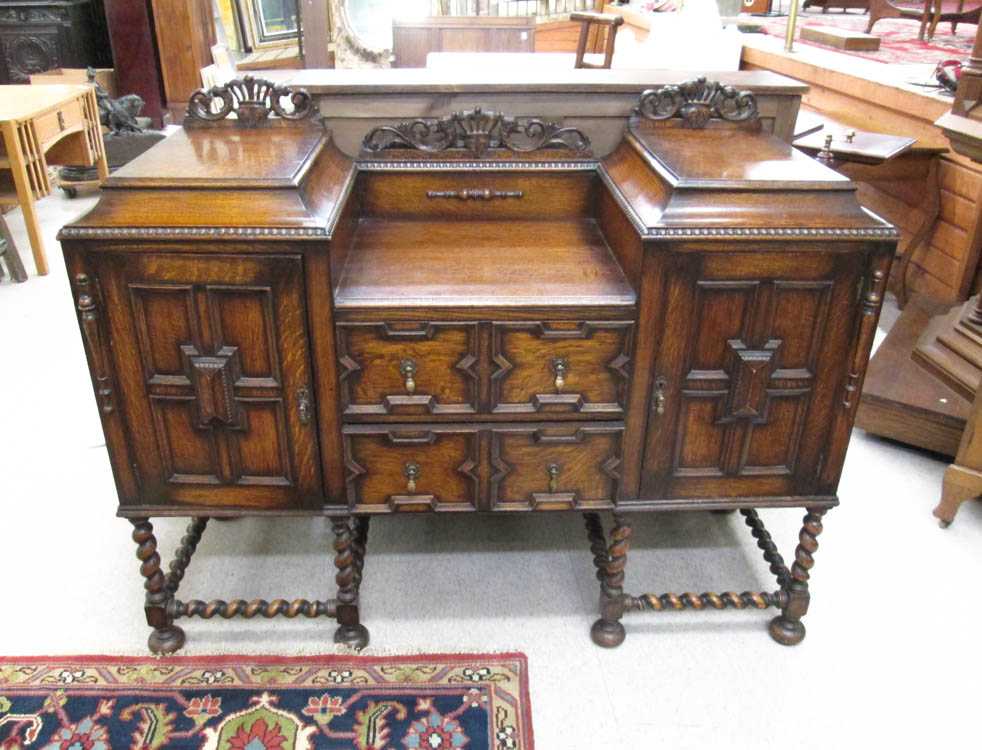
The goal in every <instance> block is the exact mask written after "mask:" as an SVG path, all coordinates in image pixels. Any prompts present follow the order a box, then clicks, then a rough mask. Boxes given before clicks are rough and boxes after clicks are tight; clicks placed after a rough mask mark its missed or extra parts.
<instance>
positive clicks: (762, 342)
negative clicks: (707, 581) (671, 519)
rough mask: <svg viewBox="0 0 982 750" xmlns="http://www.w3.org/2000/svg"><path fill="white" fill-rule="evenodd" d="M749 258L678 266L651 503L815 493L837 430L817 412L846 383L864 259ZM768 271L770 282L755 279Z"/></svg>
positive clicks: (650, 454)
mask: <svg viewBox="0 0 982 750" xmlns="http://www.w3.org/2000/svg"><path fill="white" fill-rule="evenodd" d="M749 255H750V254H736V253H734V254H727V255H725V256H724V255H718V256H710V257H704V258H699V257H697V256H691V258H690V259H687V260H685V261H681V260H678V259H676V262H675V263H676V265H675V269H674V272H673V273H672V274H671V276H670V278H669V281H668V284H667V295H666V305H667V310H668V316H669V318H670V319H671V321H672V324H671V326H670V327H668V328H667V330H666V335H665V338H664V339H663V341H662V344H661V347H660V350H659V353H658V355H657V358H656V366H655V378H654V386H653V390H654V392H653V394H652V399H651V408H652V411H651V415H650V418H649V435H648V440H647V446H646V455H645V467H644V474H645V479H644V486H643V492H642V494H647V495H649V496H652V495H654V494H656V493H664V494H666V495H667V496H668V497H681V496H731V495H742V494H767V495H790V494H796V493H802V492H807V491H808V487H810V486H812V485H813V484H814V482H815V481H816V473H817V471H818V469H819V464H820V461H821V455H820V450H821V448H820V446H821V443H822V442H823V440H824V434H825V431H826V430H827V427H828V425H827V424H824V423H823V422H822V421H821V419H820V418H819V415H820V413H821V409H816V408H814V407H815V405H816V403H823V402H824V403H829V402H830V401H831V399H832V396H833V391H834V389H835V387H836V385H838V384H840V383H842V382H843V380H844V379H845V377H846V375H847V373H846V372H845V369H847V366H846V365H845V364H844V362H845V361H846V353H847V347H848V345H849V342H850V337H851V335H852V330H851V329H850V328H848V327H845V326H843V321H846V322H847V323H849V322H850V321H851V320H852V319H853V316H854V315H855V312H856V310H857V309H858V308H857V307H856V305H857V301H856V289H857V282H858V280H859V269H860V263H859V258H858V255H839V256H834V255H829V256H820V255H805V254H802V255H799V256H797V257H795V256H794V255H791V256H786V257H782V258H777V257H770V258H765V259H760V256H757V258H758V260H757V263H756V266H755V264H754V263H753V262H751V260H752V258H753V256H750V257H747V256H749ZM763 260H766V263H767V265H766V270H767V272H768V273H767V274H766V275H763V274H761V273H760V271H759V270H758V271H756V272H754V271H748V270H747V269H753V268H755V267H756V268H757V269H760V268H761V263H762V262H763ZM741 263H742V265H741ZM834 308H836V309H838V311H839V313H841V314H836V315H832V311H833V309H834Z"/></svg>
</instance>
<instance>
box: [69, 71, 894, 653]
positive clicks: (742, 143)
mask: <svg viewBox="0 0 982 750" xmlns="http://www.w3.org/2000/svg"><path fill="white" fill-rule="evenodd" d="M383 93H384V92H383ZM568 93H570V95H572V94H575V95H576V96H579V97H580V99H581V101H582V102H583V104H582V106H583V108H584V111H587V110H589V108H590V99H591V97H592V96H594V95H593V94H592V93H589V92H586V93H584V92H583V90H582V89H577V88H576V87H575V86H574V87H571V88H570V92H568ZM621 93H622V94H623V92H621ZM773 93H774V89H773V87H771V88H770V89H768V90H767V91H763V90H762V91H760V92H755V91H754V90H753V87H752V86H751V87H749V88H748V89H746V90H744V89H741V88H740V87H739V86H736V87H735V86H733V85H723V84H721V83H718V82H715V81H707V80H705V79H703V78H698V79H693V80H690V81H680V82H675V83H668V84H664V85H657V86H654V85H653V86H651V87H649V88H645V87H638V88H637V90H636V91H635V92H634V94H633V95H632V101H633V106H632V108H631V110H630V111H629V112H628V113H627V115H626V116H625V117H624V118H623V120H622V121H620V124H619V126H618V132H617V134H616V135H617V137H616V139H610V138H609V136H608V140H609V141H610V146H609V147H606V146H605V147H603V148H601V149H598V148H597V146H596V143H595V140H596V139H592V138H591V134H590V133H589V132H588V129H586V128H581V127H579V126H578V125H577V124H576V123H575V122H569V121H565V122H564V121H562V120H553V119H548V118H543V117H536V116H532V115H529V114H528V113H527V112H520V113H513V112H507V111H499V110H494V109H490V108H488V107H482V106H472V107H469V108H467V109H461V110H457V111H452V112H448V113H445V114H443V115H438V116H432V117H429V116H428V117H409V118H406V119H403V120H398V119H393V118H388V119H379V120H378V121H376V122H374V123H368V124H367V126H366V127H365V128H364V130H363V131H362V133H361V135H360V137H359V145H358V148H357V153H354V154H352V153H348V152H350V151H351V150H352V149H351V148H350V146H348V147H345V148H341V147H339V145H338V142H337V141H336V139H335V138H334V137H333V136H332V129H331V128H330V127H329V125H330V122H331V121H330V112H328V111H326V109H327V107H328V106H329V105H330V102H329V101H326V100H325V99H324V98H323V97H321V99H320V101H319V102H318V101H316V100H315V98H314V95H312V94H310V93H308V92H306V91H303V90H295V89H287V88H284V87H280V86H275V85H273V84H270V83H268V82H265V81H261V80H254V79H250V78H246V79H244V80H239V81H233V82H231V83H229V84H228V85H227V86H225V87H220V88H215V89H212V90H210V91H200V92H198V93H196V94H195V95H194V96H193V97H192V99H191V102H190V104H189V110H188V116H187V119H186V120H185V124H184V127H183V128H182V129H180V130H178V131H176V132H175V133H174V134H173V135H171V136H170V137H168V138H167V139H166V140H164V141H162V142H161V143H160V144H158V145H156V146H154V147H153V148H152V149H150V150H149V151H148V152H147V153H145V154H144V155H142V156H140V157H139V158H137V159H136V160H134V161H133V162H131V163H130V164H128V165H127V166H125V167H124V168H122V169H120V170H119V171H117V172H116V173H115V174H114V175H113V176H111V177H110V179H109V180H108V182H107V183H106V185H105V187H104V190H103V192H102V197H101V199H100V201H99V203H98V204H97V205H96V207H95V208H94V209H93V210H92V211H91V212H89V213H88V214H87V215H86V216H84V217H82V218H80V219H78V220H77V221H74V222H73V223H71V224H69V225H68V226H66V227H65V228H64V229H63V230H62V232H61V235H60V239H61V241H62V245H63V248H64V253H65V259H66V263H67V267H68V273H69V275H70V278H71V284H72V288H73V292H74V295H75V301H76V306H77V311H78V318H79V323H80V327H81V332H82V336H83V338H84V342H85V349H86V353H87V356H88V363H89V368H90V371H91V375H92V381H93V385H94V389H95V395H96V399H97V402H98V408H99V410H100V413H101V417H102V423H103V426H104V430H105V435H106V441H107V445H108V450H109V457H110V460H111V464H112V468H113V473H114V476H115V481H116V487H117V491H118V495H119V515H121V516H123V517H125V518H127V519H129V520H130V521H131V522H132V524H133V540H134V542H135V543H136V545H137V556H138V558H139V561H140V572H141V574H142V576H143V577H144V579H145V585H146V592H147V593H146V616H147V621H148V623H149V625H150V627H151V628H152V632H151V636H150V648H151V649H152V650H153V651H155V652H158V653H167V652H172V651H174V650H176V649H178V648H180V647H181V645H182V644H183V642H184V637H185V636H184V632H183V631H182V629H181V628H180V627H178V625H177V624H175V623H176V622H177V621H179V620H181V619H183V618H189V617H204V618H209V617H215V616H221V617H233V616H244V617H255V616H265V617H273V616H276V615H285V616H288V617H297V616H307V617H319V616H325V617H331V618H334V619H336V621H337V623H338V627H337V631H336V634H335V640H336V641H338V642H342V643H346V644H349V645H351V646H354V647H362V646H364V645H365V644H366V643H367V642H368V631H367V629H366V628H365V626H364V624H363V623H362V618H361V612H360V607H359V590H360V587H361V584H362V578H363V566H364V561H365V551H366V546H367V542H368V531H369V519H370V518H371V517H372V516H373V515H376V514H402V513H419V512H427V513H433V512H436V513H443V512H478V513H502V512H513V513H528V512H534V513H538V512H560V511H562V512H570V511H575V512H579V513H582V514H584V516H585V522H586V530H587V536H588V539H589V544H590V551H591V554H592V555H593V559H594V562H595V564H596V568H597V577H598V579H599V582H600V595H599V596H600V600H599V601H600V605H599V609H600V616H599V619H598V620H597V621H596V623H595V624H594V625H593V628H592V631H591V634H592V637H593V640H594V641H595V642H596V643H597V644H599V645H601V646H616V645H618V644H620V643H621V642H622V641H623V639H624V637H625V630H624V627H623V625H622V622H621V620H622V617H623V615H624V614H625V613H626V612H628V611H632V610H664V609H683V608H695V609H704V608H716V609H723V608H726V607H733V608H740V609H743V608H751V609H765V608H769V607H773V608H776V609H778V610H779V614H778V615H777V616H776V617H774V619H773V620H772V621H771V624H770V633H771V635H772V636H773V637H774V639H775V640H777V641H778V642H780V643H783V644H788V645H790V644H795V643H798V642H800V641H801V639H802V638H803V637H804V633H805V630H804V626H803V625H802V617H803V615H804V614H805V612H806V610H807V609H808V603H809V592H808V580H809V575H810V570H811V568H812V565H813V562H814V553H815V550H816V549H817V546H818V542H817V538H818V535H819V533H820V532H821V530H822V519H823V516H824V514H825V513H826V511H827V510H828V509H829V508H832V507H833V506H835V505H836V504H837V503H838V499H837V496H836V489H837V485H838V482H839V477H840V474H841V472H842V467H843V462H844V459H845V455H846V449H847V446H848V443H849V435H850V431H851V429H852V423H853V417H854V414H855V411H856V407H857V402H858V399H859V394H860V390H861V386H862V381H863V376H864V372H865V369H866V363H867V358H868V356H869V351H870V347H871V345H872V342H873V335H874V331H875V328H876V323H877V318H878V315H879V311H880V305H881V301H882V298H883V293H884V287H885V284H886V281H887V277H888V273H889V267H890V262H891V259H892V257H893V253H894V249H895V245H896V242H897V234H896V232H895V230H894V228H893V227H892V226H890V225H889V224H887V223H886V222H884V221H882V220H881V219H879V218H878V217H876V216H875V215H873V214H871V213H870V212H868V211H866V210H864V209H863V208H862V207H861V206H860V204H859V202H858V201H857V198H856V189H855V185H854V184H852V183H851V182H849V181H848V180H847V179H845V178H843V177H841V176H840V175H838V174H836V173H835V172H833V171H831V170H829V169H827V168H826V167H825V166H823V165H822V164H820V163H819V162H817V161H815V160H813V159H811V158H809V157H807V156H805V155H803V154H801V153H799V152H797V151H795V150H794V149H793V148H791V147H790V146H789V145H788V144H787V142H786V140H785V139H784V138H783V137H781V136H782V133H781V132H780V130H781V129H782V128H784V127H785V125H781V123H782V122H784V123H785V124H786V123H787V122H788V119H787V112H786V111H785V112H783V114H782V113H781V112H778V111H777V110H774V111H772V112H770V113H768V112H765V111H764V108H763V106H762V105H761V103H760V101H761V98H762V97H765V96H768V95H771V94H773ZM382 98H383V97H382V94H381V93H380V96H379V99H380V100H381V99H382ZM792 100H793V107H794V108H796V107H797V99H796V95H795V96H793V97H791V98H790V99H788V101H792ZM318 103H319V105H320V107H321V108H322V109H324V110H325V111H323V112H320V113H318V111H317V105H318ZM768 106H770V105H768ZM605 107H606V105H605ZM605 111H606V112H607V117H608V119H609V112H610V107H606V110H605ZM782 118H783V120H782ZM791 120H792V121H793V117H792V118H791ZM353 122H357V120H349V121H348V123H347V124H346V127H347V132H348V135H347V136H346V137H348V138H349V140H350V131H351V128H352V123H353ZM346 151H347V152H346ZM761 507H768V508H772V507H780V508H801V509H804V511H805V517H804V523H803V526H802V529H801V534H800V537H799V539H798V544H797V548H796V550H795V553H794V556H793V559H792V560H791V561H790V564H789V563H787V562H785V560H784V558H782V556H781V555H780V553H779V552H778V550H777V547H776V546H775V543H774V541H773V540H772V538H771V536H770V535H769V533H768V532H767V530H766V529H765V527H764V525H763V523H762V522H761V519H760V517H759V516H758V514H757V511H756V509H758V508H761ZM680 510H720V511H726V510H739V511H740V512H741V513H742V514H743V516H744V518H745V521H746V524H747V525H748V527H749V529H750V531H751V533H752V534H753V536H754V538H755V539H756V541H757V544H758V546H759V548H760V549H761V551H762V552H763V557H764V559H765V561H766V563H767V564H768V565H769V567H770V570H771V572H772V573H773V574H774V577H775V579H776V580H775V587H774V589H773V590H770V591H761V592H722V593H703V594H691V593H684V594H673V593H668V594H657V595H656V594H642V595H638V596H633V595H630V594H628V593H626V592H625V588H624V572H625V565H626V562H627V556H628V552H629V543H630V537H631V516H632V514H633V513H636V512H653V511H680ZM605 512H610V513H611V515H612V523H611V525H610V527H609V529H605V527H604V523H603V521H602V519H601V514H602V513H605ZM243 515H256V516H261V515H300V516H304V515H306V516H328V517H330V519H331V523H332V528H333V531H334V536H335V543H334V555H335V563H336V567H337V575H336V584H337V594H336V596H335V597H334V598H330V599H324V600H318V601H310V600H303V599H297V600H292V601H288V600H285V599H277V600H273V601H264V600H253V601H244V600H238V599H234V600H229V601H224V600H221V599H215V600H213V601H199V600H191V601H185V600H182V599H180V598H179V587H180V584H181V581H182V579H183V577H184V574H185V571H186V569H187V566H188V563H189V561H190V559H191V555H192V554H193V553H194V551H195V548H196V546H197V544H198V542H199V540H200V539H201V535H202V533H203V532H204V531H205V527H206V524H207V522H208V520H209V518H214V517H235V516H243ZM155 516H187V517H189V518H190V519H191V521H190V525H189V527H188V531H187V534H186V535H185V536H184V538H183V539H182V540H181V542H180V544H179V546H178V550H177V553H176V556H175V559H174V561H173V562H172V563H171V564H170V566H169V568H165V567H164V566H163V565H162V562H161V559H160V556H159V554H158V553H157V541H156V538H155V536H154V530H153V526H152V524H151V518H153V517H155Z"/></svg>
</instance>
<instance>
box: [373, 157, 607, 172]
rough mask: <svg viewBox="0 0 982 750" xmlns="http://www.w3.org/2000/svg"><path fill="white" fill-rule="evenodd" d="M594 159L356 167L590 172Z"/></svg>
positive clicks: (379, 163) (382, 163) (391, 163)
mask: <svg viewBox="0 0 982 750" xmlns="http://www.w3.org/2000/svg"><path fill="white" fill-rule="evenodd" d="M597 163H598V162H596V161H594V160H589V159H584V160H582V161H541V162H539V161H429V160H425V161H424V160H419V161H384V160H382V161H372V160H359V161H357V162H356V164H357V165H358V169H360V170H364V171H366V172H415V171H419V170H427V171H448V170H449V171H458V170H461V169H467V170H478V171H482V172H496V171H501V172H507V171H513V170H521V171H542V172H567V171H573V172H592V171H594V170H595V169H596V168H597Z"/></svg>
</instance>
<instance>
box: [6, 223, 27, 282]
mask: <svg viewBox="0 0 982 750" xmlns="http://www.w3.org/2000/svg"><path fill="white" fill-rule="evenodd" d="M0 260H2V261H4V262H5V263H6V264H7V272H8V273H9V274H10V278H12V279H13V280H14V281H16V282H18V283H19V282H22V281H27V271H25V270H24V264H23V263H21V261H20V255H19V254H18V252H17V245H15V244H14V238H13V235H11V234H10V228H9V227H8V226H7V220H6V219H5V218H3V214H2V213H0ZM3 275H4V273H3V264H2V263H0V279H2V278H3Z"/></svg>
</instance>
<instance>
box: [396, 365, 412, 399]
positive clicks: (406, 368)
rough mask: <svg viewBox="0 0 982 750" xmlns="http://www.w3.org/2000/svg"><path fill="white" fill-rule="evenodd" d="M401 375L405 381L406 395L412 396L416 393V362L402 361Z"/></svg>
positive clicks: (400, 366)
mask: <svg viewBox="0 0 982 750" xmlns="http://www.w3.org/2000/svg"><path fill="white" fill-rule="evenodd" d="M399 374H400V375H402V377H403V379H404V380H405V383H406V393H408V394H409V395H410V396H411V395H412V394H414V393H415V392H416V362H415V361H414V360H412V359H404V360H402V362H400V363H399Z"/></svg>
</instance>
